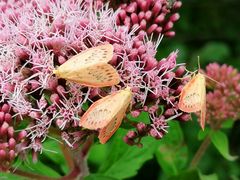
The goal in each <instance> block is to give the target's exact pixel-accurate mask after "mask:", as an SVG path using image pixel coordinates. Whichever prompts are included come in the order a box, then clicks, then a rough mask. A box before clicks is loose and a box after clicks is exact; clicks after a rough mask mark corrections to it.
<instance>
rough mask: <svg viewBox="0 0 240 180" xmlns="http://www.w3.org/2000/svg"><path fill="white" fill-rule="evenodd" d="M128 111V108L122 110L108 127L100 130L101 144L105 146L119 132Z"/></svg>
mask: <svg viewBox="0 0 240 180" xmlns="http://www.w3.org/2000/svg"><path fill="white" fill-rule="evenodd" d="M126 109H127V108H125V107H124V108H122V110H121V111H119V112H118V113H117V114H116V116H115V117H113V119H112V120H111V121H110V123H109V124H108V125H107V126H106V127H104V128H102V129H100V131H99V135H98V139H99V141H100V143H101V144H105V143H106V142H107V141H108V140H109V139H110V138H111V137H112V135H113V134H114V133H115V132H116V131H117V130H118V128H119V127H120V125H121V123H122V119H123V118H124V116H125V113H126Z"/></svg>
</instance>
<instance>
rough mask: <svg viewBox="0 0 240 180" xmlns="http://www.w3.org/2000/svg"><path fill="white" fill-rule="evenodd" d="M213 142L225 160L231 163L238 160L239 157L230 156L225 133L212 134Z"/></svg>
mask: <svg viewBox="0 0 240 180" xmlns="http://www.w3.org/2000/svg"><path fill="white" fill-rule="evenodd" d="M211 141H212V143H213V144H214V146H215V147H216V149H217V150H218V152H219V153H220V154H221V155H222V156H223V157H224V158H226V159H227V160H229V161H234V160H235V159H237V156H231V155H230V154H229V148H228V138H227V136H226V134H225V133H223V132H221V131H213V132H212V133H211Z"/></svg>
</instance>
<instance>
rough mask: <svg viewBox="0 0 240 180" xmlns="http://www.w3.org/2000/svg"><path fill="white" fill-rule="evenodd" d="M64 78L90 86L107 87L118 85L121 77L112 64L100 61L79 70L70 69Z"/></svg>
mask: <svg viewBox="0 0 240 180" xmlns="http://www.w3.org/2000/svg"><path fill="white" fill-rule="evenodd" d="M63 78H64V79H66V80H69V81H72V82H76V83H79V84H81V85H85V86H89V87H105V86H112V85H116V84H118V83H119V82H120V77H119V74H118V72H117V71H116V69H114V67H112V66H111V65H110V64H107V63H104V62H99V63H96V64H94V65H93V66H88V67H86V68H82V69H81V70H77V71H69V72H68V74H65V75H64V77H63Z"/></svg>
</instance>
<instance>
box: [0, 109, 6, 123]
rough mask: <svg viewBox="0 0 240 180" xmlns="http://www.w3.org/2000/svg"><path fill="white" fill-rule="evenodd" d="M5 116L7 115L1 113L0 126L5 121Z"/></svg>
mask: <svg viewBox="0 0 240 180" xmlns="http://www.w3.org/2000/svg"><path fill="white" fill-rule="evenodd" d="M4 115H5V113H4V112H2V111H1V112H0V124H1V123H2V122H3V121H4Z"/></svg>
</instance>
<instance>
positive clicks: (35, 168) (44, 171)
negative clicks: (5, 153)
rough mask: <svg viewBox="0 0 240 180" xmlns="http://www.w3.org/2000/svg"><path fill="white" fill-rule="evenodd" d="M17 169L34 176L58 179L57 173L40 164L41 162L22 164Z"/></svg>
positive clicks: (46, 165)
mask: <svg viewBox="0 0 240 180" xmlns="http://www.w3.org/2000/svg"><path fill="white" fill-rule="evenodd" d="M19 169H21V170H23V171H26V172H31V173H34V174H40V175H45V176H46V175H47V176H49V177H60V175H59V173H57V172H56V171H55V170H54V169H52V168H51V167H50V166H49V165H48V164H45V163H42V162H41V161H38V162H37V163H32V162H31V163H28V164H22V165H21V166H19Z"/></svg>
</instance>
